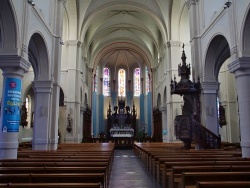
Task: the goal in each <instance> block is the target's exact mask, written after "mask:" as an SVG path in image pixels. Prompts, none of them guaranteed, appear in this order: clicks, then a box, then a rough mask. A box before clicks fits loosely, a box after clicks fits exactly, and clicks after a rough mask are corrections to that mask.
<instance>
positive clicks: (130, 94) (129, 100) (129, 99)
mask: <svg viewBox="0 0 250 188" xmlns="http://www.w3.org/2000/svg"><path fill="white" fill-rule="evenodd" d="M132 102H133V89H131V80H128V91H127V104H126V105H128V106H130V107H132V105H133V104H132Z"/></svg>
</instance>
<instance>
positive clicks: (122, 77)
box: [118, 69, 126, 97]
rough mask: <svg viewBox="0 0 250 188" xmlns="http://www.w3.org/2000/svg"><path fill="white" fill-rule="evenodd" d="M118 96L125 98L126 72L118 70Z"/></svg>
mask: <svg viewBox="0 0 250 188" xmlns="http://www.w3.org/2000/svg"><path fill="white" fill-rule="evenodd" d="M118 96H119V97H125V96H126V71H125V70H124V69H120V70H119V72H118Z"/></svg>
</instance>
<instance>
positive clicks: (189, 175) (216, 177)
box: [178, 172, 250, 188]
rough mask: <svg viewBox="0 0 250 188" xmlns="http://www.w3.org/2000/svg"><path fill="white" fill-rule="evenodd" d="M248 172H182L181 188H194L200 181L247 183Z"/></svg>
mask: <svg viewBox="0 0 250 188" xmlns="http://www.w3.org/2000/svg"><path fill="white" fill-rule="evenodd" d="M249 179H250V172H183V173H182V182H181V184H180V186H178V187H181V188H196V183H197V182H201V181H249Z"/></svg>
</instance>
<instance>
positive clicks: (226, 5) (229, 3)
mask: <svg viewBox="0 0 250 188" xmlns="http://www.w3.org/2000/svg"><path fill="white" fill-rule="evenodd" d="M231 4H232V2H229V1H227V2H226V3H225V5H224V9H226V8H229V7H230V6H231Z"/></svg>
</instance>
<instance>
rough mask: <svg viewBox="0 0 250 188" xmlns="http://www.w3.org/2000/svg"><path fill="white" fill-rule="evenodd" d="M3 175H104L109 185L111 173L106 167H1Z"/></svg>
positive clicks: (0, 170) (0, 171)
mask: <svg viewBox="0 0 250 188" xmlns="http://www.w3.org/2000/svg"><path fill="white" fill-rule="evenodd" d="M0 173H1V174H20V173H23V174H25V173H28V174H30V173H104V174H105V181H106V182H107V184H108V183H109V173H108V171H107V168H106V167H105V166H103V167H102V166H99V167H95V166H93V167H47V166H46V167H0Z"/></svg>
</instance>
